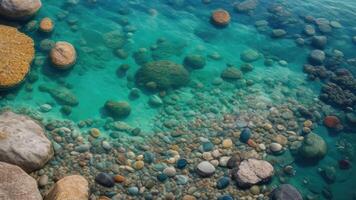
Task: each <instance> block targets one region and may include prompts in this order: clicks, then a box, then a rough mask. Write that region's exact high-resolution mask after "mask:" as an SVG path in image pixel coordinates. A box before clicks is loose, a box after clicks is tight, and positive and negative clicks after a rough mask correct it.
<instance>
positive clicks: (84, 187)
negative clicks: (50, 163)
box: [44, 175, 89, 200]
mask: <svg viewBox="0 0 356 200" xmlns="http://www.w3.org/2000/svg"><path fill="white" fill-rule="evenodd" d="M88 198H89V185H88V181H87V180H86V179H85V178H84V177H82V176H79V175H72V176H66V177H64V178H62V179H60V180H59V181H57V182H56V184H55V185H54V186H53V187H52V188H51V189H50V190H49V192H48V193H47V195H46V197H45V198H44V199H45V200H67V199H75V200H87V199H88Z"/></svg>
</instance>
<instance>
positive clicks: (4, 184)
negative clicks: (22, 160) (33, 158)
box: [0, 162, 42, 200]
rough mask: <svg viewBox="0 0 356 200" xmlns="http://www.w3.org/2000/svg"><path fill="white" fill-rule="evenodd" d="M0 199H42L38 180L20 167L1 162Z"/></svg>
mask: <svg viewBox="0 0 356 200" xmlns="http://www.w3.org/2000/svg"><path fill="white" fill-rule="evenodd" d="M0 199H4V200H5V199H9V200H24V199H26V200H42V196H41V194H40V191H38V188H37V182H36V180H35V179H33V178H32V177H31V176H29V175H28V174H27V173H26V172H24V171H23V170H22V169H21V168H20V167H18V166H16V165H11V164H8V163H4V162H0Z"/></svg>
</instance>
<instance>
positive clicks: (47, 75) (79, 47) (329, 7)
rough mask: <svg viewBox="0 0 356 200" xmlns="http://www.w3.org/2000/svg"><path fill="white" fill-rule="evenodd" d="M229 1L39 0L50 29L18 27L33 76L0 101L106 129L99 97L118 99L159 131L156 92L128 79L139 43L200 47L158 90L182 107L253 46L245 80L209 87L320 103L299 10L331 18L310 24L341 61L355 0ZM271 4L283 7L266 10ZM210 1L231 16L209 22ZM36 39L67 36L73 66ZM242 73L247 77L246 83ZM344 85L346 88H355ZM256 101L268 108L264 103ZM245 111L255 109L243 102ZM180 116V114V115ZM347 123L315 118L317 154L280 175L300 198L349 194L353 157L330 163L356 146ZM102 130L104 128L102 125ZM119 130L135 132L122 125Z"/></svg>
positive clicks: (165, 54)
mask: <svg viewBox="0 0 356 200" xmlns="http://www.w3.org/2000/svg"><path fill="white" fill-rule="evenodd" d="M235 2H236V1H232V0H231V1H229V0H212V1H211V2H210V3H203V2H202V1H200V0H195V1H194V0H190V1H189V0H150V1H144V0H131V1H130V0H127V1H126V0H123V1H121V0H97V1H95V0H92V1H84V0H67V1H64V0H63V1H59V0H44V1H43V6H42V8H41V10H40V12H39V13H38V15H37V16H36V17H35V18H34V20H40V19H42V18H43V17H50V18H51V19H52V20H53V21H54V23H55V28H54V30H53V33H51V34H43V33H39V32H38V31H29V30H28V29H27V28H26V26H24V27H23V28H22V29H21V31H23V32H25V33H27V34H28V35H30V36H31V37H32V38H33V39H34V41H35V45H36V58H35V60H34V62H33V64H32V66H31V72H30V75H29V77H31V76H35V77H36V78H38V80H37V81H35V82H33V83H30V82H29V81H28V80H27V81H26V82H25V83H23V84H22V85H21V86H20V87H18V88H16V89H14V90H12V91H8V92H2V95H3V97H4V98H2V99H1V98H0V106H1V107H5V106H8V107H11V108H14V109H20V108H26V109H31V110H33V111H34V112H38V113H39V115H41V116H42V117H45V118H47V119H68V120H71V121H73V122H75V123H80V122H81V121H83V120H88V119H90V120H93V121H94V124H95V126H96V127H98V128H100V129H101V130H103V133H104V134H106V132H105V131H104V128H103V127H104V125H105V123H106V121H107V120H108V118H109V116H108V114H107V113H106V112H105V109H104V108H103V106H104V104H105V102H106V101H107V100H110V99H111V100H116V101H127V102H129V104H130V105H131V109H132V110H131V114H130V115H129V116H128V117H126V118H123V119H120V120H122V121H123V122H125V123H127V124H129V125H130V126H132V127H137V128H140V129H141V130H142V132H143V133H144V135H150V134H151V135H154V132H155V131H157V130H158V128H157V127H156V125H157V121H159V119H160V120H162V116H163V115H161V113H162V109H163V106H160V107H154V106H151V105H150V104H149V99H150V98H152V95H154V94H156V93H155V92H151V91H147V90H145V89H143V88H141V87H138V86H137V85H136V83H135V73H136V71H137V70H138V69H139V68H140V65H139V63H137V61H135V59H134V54H135V52H138V51H143V48H145V51H147V52H148V54H147V55H148V58H147V59H148V60H170V61H173V62H176V63H179V64H182V63H183V60H184V58H185V56H186V55H190V54H199V55H203V56H204V57H205V58H206V65H205V66H204V68H202V69H197V70H190V82H189V84H188V85H186V86H184V87H181V88H179V89H173V90H172V91H167V96H169V95H171V94H174V93H178V94H179V95H180V99H181V102H180V105H181V108H182V110H185V111H186V110H190V109H192V111H194V109H193V108H190V107H189V101H194V99H195V98H196V97H197V94H196V93H192V88H194V87H195V86H196V85H198V84H201V85H203V86H204V87H205V88H206V89H205V90H206V91H208V90H209V89H211V90H214V88H215V87H216V85H215V84H214V83H213V82H214V81H216V82H217V81H218V80H220V74H221V73H222V71H223V70H224V69H225V68H226V67H227V65H233V66H240V65H242V64H243V63H244V61H242V60H241V58H240V55H241V53H242V52H244V51H246V50H249V49H253V50H255V51H257V52H259V54H260V59H258V60H257V61H255V62H253V63H252V65H253V67H254V69H253V70H252V71H251V72H248V73H244V74H243V77H244V80H239V81H237V82H231V81H230V82H229V81H228V82H227V83H224V84H227V85H228V86H227V87H226V89H225V90H222V91H221V93H220V94H218V95H225V96H233V95H234V94H235V93H236V89H238V90H240V91H242V94H245V95H246V99H248V98H247V95H248V94H249V92H250V91H253V92H251V94H253V99H254V102H257V103H256V112H263V110H261V109H259V107H258V102H259V101H260V102H261V104H268V103H270V104H274V105H281V104H284V103H287V102H289V101H290V100H291V99H293V100H294V101H296V102H298V104H301V105H305V106H306V107H309V106H312V105H313V104H314V103H315V102H319V101H320V100H319V95H320V90H321V87H322V86H323V84H324V83H325V82H323V80H314V81H311V80H309V79H308V77H307V76H308V74H306V73H304V72H303V65H304V64H306V63H307V62H308V55H309V53H310V51H311V50H312V49H313V48H312V47H311V46H310V45H302V46H301V45H298V44H296V39H297V38H299V37H304V38H305V43H309V42H310V40H311V39H310V37H307V36H304V35H303V33H302V32H303V29H304V26H305V24H306V22H305V20H304V18H305V16H308V15H311V16H313V17H314V18H326V19H328V20H330V21H335V22H338V23H335V24H334V27H333V28H332V32H329V33H322V32H320V31H319V30H318V29H317V28H316V32H317V33H316V34H317V35H327V37H328V44H327V47H326V48H325V49H324V51H325V52H327V55H331V54H332V53H333V52H334V50H335V49H337V50H339V51H341V52H342V53H343V54H344V58H345V59H344V60H347V59H355V58H356V45H355V43H353V42H352V37H353V36H355V35H356V1H354V0H280V1H277V0H260V1H259V3H258V5H257V6H256V8H255V9H254V10H251V11H249V12H245V13H239V12H236V11H235V10H234V8H233V4H234V3H235ZM275 5H280V6H281V8H276V6H275ZM273 6H275V7H274V8H275V9H277V10H278V9H283V11H280V12H275V13H279V14H271V13H273V12H272V11H271V8H273ZM217 8H224V9H226V10H227V11H229V12H230V15H231V22H230V24H229V25H228V26H227V27H225V28H217V27H215V26H213V25H212V24H211V22H210V16H211V12H212V11H213V10H215V9H217ZM272 10H273V9H272ZM281 13H282V14H281ZM261 20H266V21H268V25H266V26H262V27H258V26H256V25H255V24H256V21H261ZM338 24H340V25H341V26H340V27H339V26H338ZM277 28H282V29H284V30H285V31H287V34H286V35H285V36H284V37H283V38H274V37H271V30H272V29H277ZM44 39H49V40H52V41H67V42H70V43H71V44H73V46H74V47H75V48H76V51H77V54H78V57H77V62H76V64H75V66H74V67H73V68H72V69H70V70H66V71H59V70H56V69H53V67H52V66H51V64H50V62H49V60H48V51H47V50H45V49H46V48H44V47H45V42H43V40H44ZM162 41H163V42H162ZM41 44H42V47H41ZM117 49H123V50H124V51H126V52H127V53H128V54H129V56H128V57H127V58H126V59H121V58H119V57H118V56H117V55H116V53H115V52H116V50H117ZM266 58H270V59H272V60H273V61H274V62H273V64H272V65H271V66H266V63H265V61H266ZM350 63H351V64H350ZM122 64H128V65H129V66H130V68H129V70H128V71H127V72H126V74H120V72H118V68H119V66H120V65H122ZM342 67H344V68H346V69H348V70H349V71H350V72H351V73H352V74H353V75H355V72H356V65H355V62H354V63H353V64H352V62H345V63H344V64H342ZM328 70H330V71H332V70H331V69H328ZM247 80H248V81H252V82H253V84H251V85H249V86H246V81H247ZM41 87H48V88H60V87H66V90H69V91H70V92H71V93H72V94H73V95H74V96H75V97H76V98H77V99H78V102H79V104H78V105H77V106H73V107H72V108H71V113H70V114H69V115H67V114H64V113H63V112H61V108H62V107H63V105H61V103H60V102H58V101H56V100H55V99H54V98H53V97H52V96H51V95H50V94H49V93H47V92H43V91H41V90H40V88H41ZM136 87H138V88H140V89H141V92H140V97H139V98H137V99H132V98H130V95H129V94H130V90H131V89H132V88H136ZM352 92H353V94H355V92H356V91H352ZM205 95H208V94H207V93H205ZM206 98H209V99H210V101H209V103H211V102H214V101H219V96H214V95H212V96H209V95H208V96H207V97H206ZM242 98H243V97H242ZM245 102H246V105H243V104H239V105H226V106H225V107H219V108H218V110H219V111H217V112H226V113H229V112H236V110H237V107H238V108H239V109H241V110H242V109H243V108H244V106H247V103H248V101H245ZM43 104H49V105H51V106H52V109H51V110H50V111H49V112H41V109H40V106H41V105H43ZM323 105H324V106H323V107H322V108H321V109H324V110H328V112H329V113H331V112H332V113H334V114H336V115H338V114H340V115H342V116H344V114H345V112H350V109H351V113H352V112H353V113H355V111H352V108H355V105H353V106H351V108H348V109H344V108H341V107H339V106H335V105H333V104H327V103H325V104H323ZM212 107H214V103H212ZM265 109H266V112H267V111H268V108H265ZM247 110H249V111H250V112H255V111H254V109H252V108H251V106H250V107H249V108H248V109H247ZM163 117H164V116H163ZM189 120H190V119H189V118H187V119H185V121H184V120H183V121H182V123H183V122H189ZM348 127H349V128H348V129H347V130H344V131H341V132H339V133H337V134H333V133H332V132H333V131H330V130H327V128H326V127H324V126H323V123H322V120H321V123H320V124H319V125H318V126H317V127H316V128H315V129H314V130H313V132H315V133H317V134H318V135H320V136H321V137H322V138H323V139H324V140H325V141H326V142H327V145H328V153H327V155H326V157H325V158H323V159H322V160H321V161H320V162H319V163H318V164H313V165H309V164H307V163H303V162H293V163H292V165H293V167H294V169H295V171H296V175H295V176H293V177H291V178H289V179H288V181H287V182H289V183H290V184H292V185H294V186H296V187H297V188H298V189H299V190H300V191H301V193H302V194H303V195H304V197H305V199H308V198H307V196H308V195H314V194H322V193H323V190H325V188H328V189H329V190H330V191H331V192H332V197H331V199H335V200H351V199H356V193H355V190H354V188H355V185H356V172H355V165H356V161H355V159H354V158H352V157H348V159H349V160H350V161H351V162H352V164H351V165H352V167H351V169H348V170H341V169H339V167H338V161H339V160H340V159H344V158H345V154H342V153H340V149H341V150H342V148H344V147H345V145H346V146H347V145H349V147H348V148H347V151H349V152H348V153H349V155H350V156H353V154H354V153H355V150H354V148H353V147H354V145H356V135H355V133H356V129H355V126H352V125H348ZM84 129H85V128H84ZM105 137H110V135H109V134H106V135H105ZM125 137H134V136H130V134H127V135H125ZM340 142H344V143H343V144H342V145H344V146H342V145H341V146H340ZM126 145H130V144H126ZM345 151H346V150H345ZM272 159H285V160H286V162H287V163H288V159H289V156H288V153H285V154H283V155H281V156H272ZM288 164H290V163H288ZM325 166H335V169H336V172H335V177H336V178H335V181H334V182H333V183H327V182H326V181H325V179H324V178H323V177H322V176H321V175H320V172H319V170H320V169H322V168H323V167H325ZM281 167H282V166H281ZM278 181H279V180H278V178H275V179H274V180H273V182H272V183H271V184H270V185H276V184H278ZM306 182H308V186H306ZM324 192H325V191H324ZM326 196H327V195H319V196H318V199H327V198H326Z"/></svg>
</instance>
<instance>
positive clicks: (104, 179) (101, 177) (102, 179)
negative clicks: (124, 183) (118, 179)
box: [95, 172, 115, 187]
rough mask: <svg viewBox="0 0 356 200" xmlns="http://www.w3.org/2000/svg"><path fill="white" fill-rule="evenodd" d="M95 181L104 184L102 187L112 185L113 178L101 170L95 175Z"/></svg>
mask: <svg viewBox="0 0 356 200" xmlns="http://www.w3.org/2000/svg"><path fill="white" fill-rule="evenodd" d="M95 182H97V183H98V184H100V185H102V186H104V187H114V185H115V180H114V178H113V177H112V176H111V175H110V174H107V173H104V172H101V173H99V174H98V175H96V177H95Z"/></svg>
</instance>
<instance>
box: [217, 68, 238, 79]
mask: <svg viewBox="0 0 356 200" xmlns="http://www.w3.org/2000/svg"><path fill="white" fill-rule="evenodd" d="M221 78H223V79H225V80H237V79H241V78H242V73H241V71H240V70H239V69H237V68H236V67H227V68H226V69H224V71H223V72H222V73H221Z"/></svg>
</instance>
